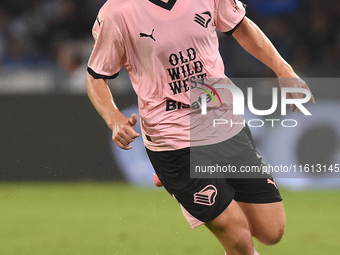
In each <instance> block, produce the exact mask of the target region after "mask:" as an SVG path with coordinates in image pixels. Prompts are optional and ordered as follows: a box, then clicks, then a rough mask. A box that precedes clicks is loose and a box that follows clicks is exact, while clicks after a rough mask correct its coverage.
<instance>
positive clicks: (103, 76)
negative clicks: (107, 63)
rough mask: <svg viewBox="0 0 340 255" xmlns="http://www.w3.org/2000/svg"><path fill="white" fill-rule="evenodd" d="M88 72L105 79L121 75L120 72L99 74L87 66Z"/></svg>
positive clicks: (96, 77)
mask: <svg viewBox="0 0 340 255" xmlns="http://www.w3.org/2000/svg"><path fill="white" fill-rule="evenodd" d="M87 72H88V73H89V74H90V75H91V76H92V77H93V78H95V79H104V80H106V79H114V78H117V76H118V75H119V72H118V73H116V74H114V75H111V76H107V75H102V74H98V73H96V72H95V71H93V70H92V69H91V68H90V67H87Z"/></svg>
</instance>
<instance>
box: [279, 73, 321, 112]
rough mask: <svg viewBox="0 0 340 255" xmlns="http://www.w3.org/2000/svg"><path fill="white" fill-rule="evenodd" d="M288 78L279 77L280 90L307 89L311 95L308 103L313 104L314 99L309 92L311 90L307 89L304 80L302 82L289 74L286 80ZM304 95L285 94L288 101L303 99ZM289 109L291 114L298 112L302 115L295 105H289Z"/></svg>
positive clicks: (297, 77) (294, 75)
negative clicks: (288, 88)
mask: <svg viewBox="0 0 340 255" xmlns="http://www.w3.org/2000/svg"><path fill="white" fill-rule="evenodd" d="M287 77H289V76H287V75H286V76H285V78H282V77H279V84H280V88H287V87H290V88H303V89H307V90H308V91H309V92H310V93H311V99H310V102H311V103H312V104H315V99H314V96H313V94H312V92H311V90H310V89H309V87H308V86H307V84H306V82H305V81H304V80H302V79H301V78H300V77H299V76H298V75H297V74H295V73H294V74H290V78H287ZM304 96H305V94H303V93H287V98H288V99H302V98H304ZM290 109H291V111H292V112H294V111H295V110H298V112H299V113H302V111H301V110H300V109H299V108H298V107H296V105H295V104H291V105H290Z"/></svg>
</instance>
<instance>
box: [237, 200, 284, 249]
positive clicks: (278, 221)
mask: <svg viewBox="0 0 340 255" xmlns="http://www.w3.org/2000/svg"><path fill="white" fill-rule="evenodd" d="M237 203H238V205H239V206H240V208H241V209H242V211H243V213H244V214H245V216H246V217H247V219H248V223H249V228H250V231H251V233H252V235H253V236H254V237H256V238H257V239H258V240H259V241H260V242H262V243H264V244H268V245H271V244H276V243H278V242H279V241H280V240H281V238H282V236H283V234H284V231H285V226H286V216H285V211H284V207H283V203H282V202H274V203H261V204H254V203H244V202H237Z"/></svg>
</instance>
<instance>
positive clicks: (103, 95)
mask: <svg viewBox="0 0 340 255" xmlns="http://www.w3.org/2000/svg"><path fill="white" fill-rule="evenodd" d="M86 88H87V94H88V97H89V98H90V100H91V102H92V104H93V106H94V107H95V108H96V110H97V111H98V113H99V114H100V115H101V116H102V118H103V119H104V120H105V122H106V123H107V125H108V126H109V127H110V128H111V129H113V127H114V123H115V121H116V118H117V117H119V115H120V112H119V110H118V109H117V106H116V105H115V103H114V101H113V97H112V94H111V91H110V89H109V87H108V82H107V80H103V79H94V78H93V77H92V76H91V75H89V74H87V77H86Z"/></svg>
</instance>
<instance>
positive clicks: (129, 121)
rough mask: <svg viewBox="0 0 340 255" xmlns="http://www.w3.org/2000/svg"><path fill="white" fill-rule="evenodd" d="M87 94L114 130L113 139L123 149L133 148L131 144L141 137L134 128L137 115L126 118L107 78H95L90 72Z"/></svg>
mask: <svg viewBox="0 0 340 255" xmlns="http://www.w3.org/2000/svg"><path fill="white" fill-rule="evenodd" d="M86 88H87V94H88V96H89V98H90V100H91V102H92V104H93V106H94V107H95V108H96V110H97V111H98V113H99V114H100V115H101V116H102V117H103V119H104V120H105V122H106V123H107V125H108V126H109V128H110V129H111V130H112V140H113V141H114V143H115V144H116V145H117V146H118V147H119V148H121V149H125V150H129V149H132V146H131V145H130V143H131V142H133V141H134V140H135V138H137V137H139V135H140V134H138V133H137V132H136V131H135V130H134V129H133V128H134V126H135V125H136V123H137V120H138V118H137V115H136V114H132V116H131V117H130V118H126V117H125V116H124V115H123V114H122V113H121V112H120V111H119V110H118V108H117V106H116V104H115V102H114V100H113V97H112V94H111V91H110V89H109V87H108V82H107V80H105V79H94V78H93V77H92V76H91V75H90V74H87V77H86Z"/></svg>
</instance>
